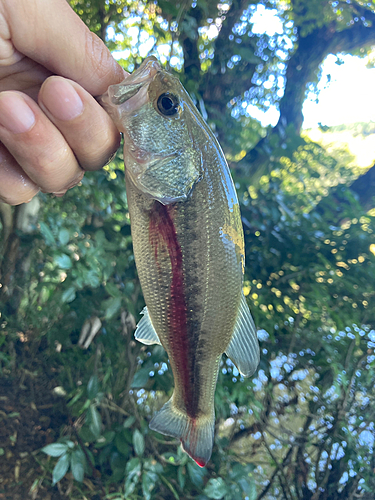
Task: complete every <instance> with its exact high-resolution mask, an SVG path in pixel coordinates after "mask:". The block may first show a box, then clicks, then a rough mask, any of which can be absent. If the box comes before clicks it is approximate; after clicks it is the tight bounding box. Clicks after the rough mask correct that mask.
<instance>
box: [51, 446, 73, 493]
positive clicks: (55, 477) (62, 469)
mask: <svg viewBox="0 0 375 500" xmlns="http://www.w3.org/2000/svg"><path fill="white" fill-rule="evenodd" d="M69 463H70V456H69V454H68V453H64V455H62V456H61V457H60V458H59V459H58V461H57V463H56V465H55V467H54V469H53V472H52V484H53V485H54V486H55V484H56V483H58V482H59V481H60V480H61V479H62V478H63V477H64V476H65V474H66V473H67V472H68V469H69Z"/></svg>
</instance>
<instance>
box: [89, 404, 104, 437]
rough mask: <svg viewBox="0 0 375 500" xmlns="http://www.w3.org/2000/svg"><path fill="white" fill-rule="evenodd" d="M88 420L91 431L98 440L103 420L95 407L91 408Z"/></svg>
mask: <svg viewBox="0 0 375 500" xmlns="http://www.w3.org/2000/svg"><path fill="white" fill-rule="evenodd" d="M88 420H89V428H90V431H91V432H92V433H93V434H94V436H95V437H96V438H98V437H99V436H100V434H101V432H102V418H101V416H100V413H99V412H98V410H97V409H96V408H95V406H94V405H91V406H90V407H89V411H88Z"/></svg>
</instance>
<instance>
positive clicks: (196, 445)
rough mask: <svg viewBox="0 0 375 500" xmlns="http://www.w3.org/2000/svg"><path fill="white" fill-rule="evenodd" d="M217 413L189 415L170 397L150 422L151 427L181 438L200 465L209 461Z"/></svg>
mask: <svg viewBox="0 0 375 500" xmlns="http://www.w3.org/2000/svg"><path fill="white" fill-rule="evenodd" d="M214 428H215V413H214V410H213V409H212V413H211V414H209V415H201V416H199V417H196V418H194V417H189V415H187V414H186V413H185V412H184V411H181V410H179V409H178V408H176V407H175V406H174V404H173V400H172V399H170V400H169V401H167V402H166V403H165V405H164V406H163V407H162V409H161V410H160V411H158V412H157V413H156V415H155V416H154V418H153V419H152V420H151V422H150V429H151V430H153V431H157V432H160V433H161V434H164V435H166V436H172V437H176V438H178V439H180V441H181V445H182V449H183V450H184V451H185V452H186V453H187V454H188V455H189V456H190V457H191V458H192V459H193V460H194V461H195V462H196V463H197V464H198V465H199V467H204V466H205V465H206V463H207V462H208V461H209V459H210V457H211V453H212V447H213V444H214Z"/></svg>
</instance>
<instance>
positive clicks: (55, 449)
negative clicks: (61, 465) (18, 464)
mask: <svg viewBox="0 0 375 500" xmlns="http://www.w3.org/2000/svg"><path fill="white" fill-rule="evenodd" d="M67 450H68V445H67V444H63V443H52V444H48V445H47V446H45V447H44V448H42V450H41V451H43V452H44V453H46V454H47V455H49V456H50V457H60V456H61V455H62V454H63V453H65V452H66V451H67Z"/></svg>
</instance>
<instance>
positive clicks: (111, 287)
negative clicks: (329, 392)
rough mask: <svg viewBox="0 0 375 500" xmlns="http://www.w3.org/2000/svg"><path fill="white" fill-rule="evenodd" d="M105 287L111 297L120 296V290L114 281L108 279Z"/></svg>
mask: <svg viewBox="0 0 375 500" xmlns="http://www.w3.org/2000/svg"><path fill="white" fill-rule="evenodd" d="M105 289H106V290H107V292H108V293H109V295H111V296H112V297H121V292H120V290H119V289H118V288H117V286H116V285H115V284H114V283H112V282H110V281H109V282H108V283H107V284H106V285H105Z"/></svg>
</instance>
